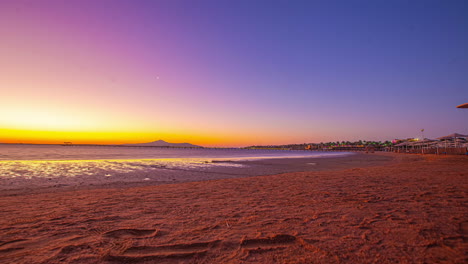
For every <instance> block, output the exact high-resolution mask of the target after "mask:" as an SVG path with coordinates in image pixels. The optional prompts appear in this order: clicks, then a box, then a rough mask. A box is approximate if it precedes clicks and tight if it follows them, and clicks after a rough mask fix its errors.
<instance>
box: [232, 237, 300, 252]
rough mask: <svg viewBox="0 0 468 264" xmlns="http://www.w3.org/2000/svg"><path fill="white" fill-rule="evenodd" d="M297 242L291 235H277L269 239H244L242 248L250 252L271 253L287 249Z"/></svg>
mask: <svg viewBox="0 0 468 264" xmlns="http://www.w3.org/2000/svg"><path fill="white" fill-rule="evenodd" d="M295 242H296V237H295V236H291V235H275V236H273V237H267V238H254V239H243V240H242V241H241V247H242V248H244V249H247V250H249V251H256V252H258V251H269V250H273V249H279V248H285V247H287V246H289V245H291V244H294V243H295Z"/></svg>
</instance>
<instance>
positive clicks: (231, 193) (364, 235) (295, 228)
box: [0, 154, 468, 263]
mask: <svg viewBox="0 0 468 264" xmlns="http://www.w3.org/2000/svg"><path fill="white" fill-rule="evenodd" d="M363 155H366V157H379V156H381V155H379V154H369V155H368V156H367V154H363ZM383 156H386V155H383ZM391 156H392V159H391V160H387V161H386V162H385V164H380V165H376V164H375V163H374V164H372V162H370V163H367V164H366V165H364V163H363V161H359V160H354V161H351V160H349V161H348V162H349V163H352V164H354V165H353V166H350V164H349V163H348V164H346V163H345V162H343V164H342V166H348V167H347V168H344V169H343V168H339V169H335V170H329V169H328V170H325V169H318V170H317V171H308V172H289V173H283V174H276V175H264V176H253V177H241V178H231V179H215V180H208V181H198V182H180V183H177V184H163V185H157V186H154V185H148V186H138V187H132V186H127V185H123V186H116V187H115V188H99V189H92V188H90V189H78V190H65V189H61V191H59V192H40V193H22V194H16V195H2V196H1V199H0V207H1V208H2V211H1V212H0V227H1V228H0V237H1V241H0V258H1V259H3V260H5V261H8V262H14V263H61V262H67V263H73V262H76V263H128V262H131V263H133V262H138V263H154V262H157V263H180V262H183V263H221V262H223V263H316V262H320V263H395V262H403V263H438V262H446V263H463V262H465V261H466V254H465V253H466V246H467V244H466V239H467V236H468V212H467V207H466V204H467V203H468V197H467V196H466V190H467V188H468V180H467V179H468V177H467V176H468V158H467V157H464V156H459V157H457V156H451V157H447V156H444V157H441V156H432V155H428V156H413V155H404V154H402V155H398V154H397V155H391ZM262 162H272V161H262ZM359 163H362V164H363V165H362V166H356V165H357V164H359ZM325 167H326V166H325V165H324V168H325Z"/></svg>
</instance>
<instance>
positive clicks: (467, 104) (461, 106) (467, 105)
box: [457, 103, 468, 108]
mask: <svg viewBox="0 0 468 264" xmlns="http://www.w3.org/2000/svg"><path fill="white" fill-rule="evenodd" d="M457 108H468V103H466V104H461V105H459V106H457Z"/></svg>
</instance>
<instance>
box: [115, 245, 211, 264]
mask: <svg viewBox="0 0 468 264" xmlns="http://www.w3.org/2000/svg"><path fill="white" fill-rule="evenodd" d="M219 242H220V241H219V240H215V241H210V242H201V243H190V244H174V245H164V246H139V247H129V248H128V249H126V250H124V251H123V253H122V254H120V255H109V256H107V257H106V259H107V260H108V261H117V262H138V261H151V260H158V259H159V260H161V259H169V258H171V259H172V258H192V257H195V256H201V255H204V254H206V253H207V252H208V250H209V249H210V248H212V247H214V246H216V245H217V244H218V243H219Z"/></svg>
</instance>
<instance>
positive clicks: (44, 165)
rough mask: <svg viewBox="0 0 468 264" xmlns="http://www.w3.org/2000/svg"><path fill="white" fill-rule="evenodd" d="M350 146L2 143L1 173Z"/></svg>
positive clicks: (75, 173) (213, 162)
mask: <svg viewBox="0 0 468 264" xmlns="http://www.w3.org/2000/svg"><path fill="white" fill-rule="evenodd" d="M346 155H351V153H347V152H338V153H337V152H322V151H304V150H268V149H261V150H260V149H259V150H256V149H239V148H159V147H127V146H62V145H29V144H0V177H1V178H15V177H21V178H30V179H31V178H57V177H79V176H95V175H101V176H103V177H111V176H113V175H117V174H123V173H124V174H128V173H132V172H139V173H140V174H141V172H145V171H148V172H153V174H154V171H158V170H185V171H208V170H210V169H213V168H215V167H218V168H219V167H223V168H240V167H245V166H248V165H246V164H245V162H242V161H251V160H259V159H278V158H309V157H310V158H317V157H320V158H331V157H338V156H346Z"/></svg>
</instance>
